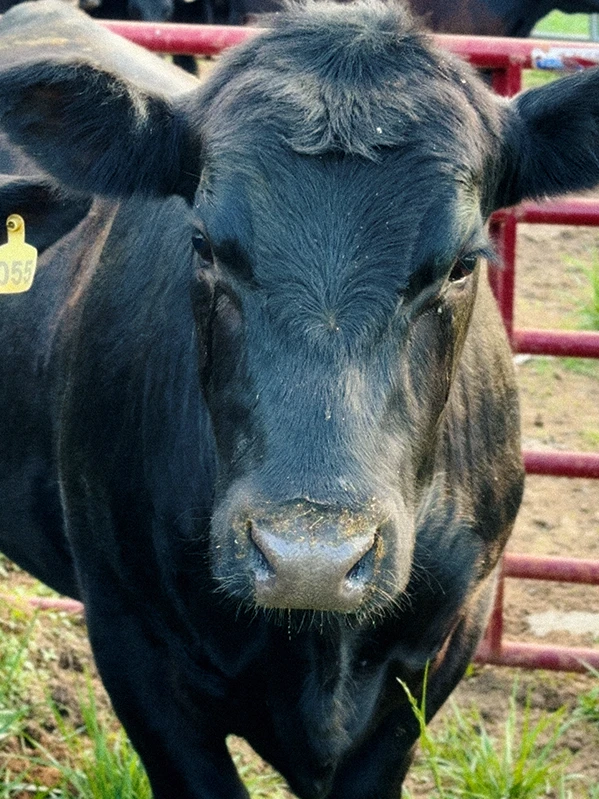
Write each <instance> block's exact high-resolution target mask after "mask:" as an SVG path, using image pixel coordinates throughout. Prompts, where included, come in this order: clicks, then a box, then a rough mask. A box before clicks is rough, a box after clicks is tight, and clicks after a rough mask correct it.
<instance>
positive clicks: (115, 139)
mask: <svg viewBox="0 0 599 799" xmlns="http://www.w3.org/2000/svg"><path fill="white" fill-rule="evenodd" d="M0 56H1V58H0V124H2V126H3V127H4V129H5V130H6V132H7V133H8V135H9V137H10V138H11V139H12V141H13V142H14V143H16V144H18V145H19V146H20V147H21V148H22V149H23V150H24V151H25V152H26V153H27V155H29V156H31V157H32V158H34V159H35V160H36V161H37V162H38V163H39V164H40V165H41V166H42V168H43V169H45V170H46V171H47V172H49V173H50V174H51V175H53V176H54V177H55V178H57V179H58V180H59V181H60V182H61V183H63V184H65V185H67V186H71V187H73V188H74V189H76V190H78V191H83V192H85V193H88V194H89V193H99V194H107V195H112V196H127V195H130V194H132V193H134V192H143V193H150V194H160V195H165V194H170V193H180V194H183V195H185V196H186V197H189V196H190V195H192V194H193V182H194V180H193V178H192V176H190V175H189V174H188V172H186V165H187V169H191V171H193V172H197V169H198V164H197V161H196V162H195V163H194V157H195V156H197V155H198V153H197V150H198V148H197V147H195V145H194V140H193V137H192V136H191V134H190V131H189V129H188V126H187V124H186V117H185V114H184V112H183V110H182V109H183V104H181V103H180V98H181V97H183V96H185V95H187V94H188V93H189V92H194V91H196V90H197V88H198V82H197V81H196V80H195V79H194V78H192V77H191V76H190V75H188V74H186V73H184V72H183V71H182V70H179V69H177V68H176V67H173V65H172V64H168V63H167V62H165V61H164V60H162V59H159V58H158V57H157V56H155V55H152V54H150V53H148V52H146V51H145V50H143V49H142V48H140V47H137V46H135V45H133V44H131V43H130V42H127V41H125V40H124V39H122V38H121V37H119V36H116V35H114V34H112V33H110V32H109V31H107V30H105V29H104V28H102V27H101V26H100V25H99V24H98V23H97V22H95V21H93V20H92V19H90V18H89V17H88V16H87V15H85V14H83V13H82V12H80V11H78V10H77V9H74V8H72V7H70V6H69V5H67V4H65V3H64V2H57V1H56V0H40V2H36V3H23V4H21V5H19V6H16V7H15V8H13V9H11V10H10V11H9V12H8V13H7V14H5V15H4V17H3V18H2V20H1V22H0ZM196 181H197V178H196Z"/></svg>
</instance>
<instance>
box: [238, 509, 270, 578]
mask: <svg viewBox="0 0 599 799" xmlns="http://www.w3.org/2000/svg"><path fill="white" fill-rule="evenodd" d="M245 531H246V535H247V537H248V539H249V541H250V544H251V546H252V557H253V559H254V570H255V573H256V577H258V579H261V580H266V579H268V578H269V577H273V576H274V574H275V570H274V567H273V566H272V565H271V563H270V561H269V560H268V557H267V556H266V554H265V552H264V550H263V549H262V547H261V546H260V544H259V543H258V542H257V541H256V539H255V537H254V525H253V522H252V520H251V519H248V520H247V521H246V523H245Z"/></svg>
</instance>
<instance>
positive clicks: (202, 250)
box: [191, 232, 214, 266]
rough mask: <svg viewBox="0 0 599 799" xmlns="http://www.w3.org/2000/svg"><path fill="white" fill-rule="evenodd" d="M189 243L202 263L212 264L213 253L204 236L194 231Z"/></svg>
mask: <svg viewBox="0 0 599 799" xmlns="http://www.w3.org/2000/svg"><path fill="white" fill-rule="evenodd" d="M191 243H192V244H193V248H194V250H195V251H196V252H197V254H198V255H199V257H200V260H201V261H202V263H203V264H204V265H206V266H212V265H213V264H214V253H213V252H212V247H211V246H210V242H209V241H208V239H207V238H206V236H204V234H203V233H200V232H197V233H194V234H193V236H192V237H191Z"/></svg>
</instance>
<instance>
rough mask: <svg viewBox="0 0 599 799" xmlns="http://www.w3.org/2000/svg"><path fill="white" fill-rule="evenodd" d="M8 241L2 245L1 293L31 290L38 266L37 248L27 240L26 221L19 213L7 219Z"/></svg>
mask: <svg viewBox="0 0 599 799" xmlns="http://www.w3.org/2000/svg"><path fill="white" fill-rule="evenodd" d="M6 230H7V232H8V243H7V244H3V245H2V246H1V247H0V294H20V293H21V292H23V291H29V289H30V288H31V284H32V283H33V276H34V274H35V267H36V266H37V250H36V249H35V247H33V246H32V245H31V244H27V243H26V242H25V222H24V221H23V217H22V216H19V214H11V215H10V216H9V217H8V219H7V220H6Z"/></svg>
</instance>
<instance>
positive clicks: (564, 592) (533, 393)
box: [0, 225, 599, 799]
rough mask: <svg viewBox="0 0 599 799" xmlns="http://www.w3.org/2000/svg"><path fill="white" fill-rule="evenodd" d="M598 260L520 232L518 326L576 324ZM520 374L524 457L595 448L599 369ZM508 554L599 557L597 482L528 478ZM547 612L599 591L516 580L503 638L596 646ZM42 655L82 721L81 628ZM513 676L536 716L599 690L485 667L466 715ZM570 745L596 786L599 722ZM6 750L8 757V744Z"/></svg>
mask: <svg viewBox="0 0 599 799" xmlns="http://www.w3.org/2000/svg"><path fill="white" fill-rule="evenodd" d="M593 251H594V252H595V257H598V256H597V253H598V252H599V232H595V231H593V230H590V229H577V230H574V229H570V228H560V227H546V226H524V225H523V226H521V228H520V232H519V239H518V280H517V284H518V291H517V296H518V303H517V309H516V324H517V326H519V327H576V325H577V312H578V309H579V306H580V303H581V302H583V301H584V295H585V291H588V289H586V287H585V286H586V284H585V280H584V267H585V266H588V264H589V262H590V260H591V258H592V253H593ZM517 370H518V378H519V381H520V385H521V397H522V416H523V438H524V446H525V447H526V448H528V449H543V448H550V449H564V450H571V449H580V450H585V451H595V452H596V451H599V362H597V363H592V362H584V363H583V365H582V366H581V365H580V364H578V365H576V364H573V363H571V362H568V361H563V360H556V359H543V358H533V359H529V360H526V361H524V362H523V363H519V365H518V366H517ZM509 549H510V550H511V551H514V552H529V553H535V554H547V555H557V554H563V555H569V556H574V557H582V558H599V481H591V480H587V481H585V480H568V479H555V478H547V477H531V478H529V479H528V482H527V487H526V494H525V499H524V504H523V507H522V511H521V513H520V516H519V519H518V522H517V524H516V528H515V531H514V535H513V538H512V541H511V543H510V545H509ZM2 568H3V572H2V576H1V577H0V580H1V581H2V583H1V585H2V588H1V592H2V594H5V593H7V592H11V593H12V595H13V597H14V596H16V597H17V598H16V599H13V600H11V601H12V603H13V606H14V605H15V603H16V606H17V607H19V606H20V607H21V610H22V613H23V614H26V613H27V612H28V611H26V607H27V606H26V601H25V600H24V599H23V600H21V599H19V598H18V597H19V596H26V595H28V594H29V593H31V592H37V591H39V590H40V589H39V588H38V587H37V586H35V585H34V584H33V583H32V582H31V581H30V580H29V578H27V577H26V576H25V575H23V574H22V573H21V572H19V571H16V570H14V569H12V568H11V566H10V564H6V563H3V565H2ZM547 611H552V612H556V613H557V612H559V613H566V614H567V613H570V612H572V611H582V612H585V613H590V614H591V615H593V614H597V616H596V618H597V619H599V587H596V588H595V587H592V588H591V587H585V586H572V585H570V586H566V585H558V584H552V583H539V582H532V581H515V580H508V581H507V586H506V601H505V625H506V628H505V635H506V637H507V638H509V639H513V640H519V641H531V642H536V643H541V642H551V643H555V644H561V645H564V644H573V645H578V646H587V647H588V646H595V647H597V648H598V649H599V629H597V630H595V631H594V632H593V631H592V630H591V631H588V632H582V633H576V632H572V631H571V630H570V631H569V630H568V629H565V628H564V626H563V625H562V627H559V625H558V626H557V627H556V629H554V630H552V631H550V632H549V633H547V634H546V635H545V636H544V637H542V638H540V637H538V636H537V635H535V633H534V632H533V631H532V629H531V625H530V620H531V616H532V615H533V614H540V613H545V612H547ZM13 616H14V614H13ZM11 618H13V617H12V616H10V614H7V612H6V609H2V608H1V607H0V626H2V627H6V626H7V625H8V626H10V624H12V623H13V622H12V621H11ZM44 619H45V620H44ZM567 619H568V617H567V616H566V620H567ZM36 647H37V649H36ZM34 651H37V653H38V654H37V656H36V657H34V661H35V662H34V663H33V667H34V668H36V669H37V670H38V671H39V674H40V685H39V689H38V690H39V696H40V697H41V696H43V691H44V690H45V686H46V687H47V688H48V689H49V691H50V693H51V695H52V696H53V697H54V698H55V700H56V701H57V702H59V704H60V705H61V706H62V707H63V708H64V712H65V714H66V715H69V714H70V715H71V716H75V715H76V713H77V711H76V710H75V708H76V705H77V702H76V689H75V684H76V682H77V680H79V683H80V681H81V675H82V671H83V668H84V667H85V666H86V665H88V664H90V663H91V660H90V656H89V651H88V650H87V648H86V645H85V643H84V628H83V624H82V622H81V621H79V620H77V619H73V618H72V617H68V616H67V615H65V614H61V613H54V612H53V613H48V614H46V615H45V616H42V622H41V624H38V626H37V628H36V631H35V633H34ZM92 668H93V667H92ZM516 676H518V678H519V685H520V687H519V690H518V700H519V702H520V703H522V704H523V703H524V701H525V697H526V696H527V695H528V696H529V698H530V703H531V706H532V708H533V709H536V710H538V709H545V710H555V709H557V708H558V707H560V706H562V705H567V706H568V708H569V709H573V708H574V707H575V705H576V702H577V699H578V696H579V695H580V693H581V692H583V691H588V690H589V689H590V688H592V687H593V685H597V680H596V679H595V680H593V678H591V677H588V676H580V675H577V676H574V675H571V674H564V673H547V672H523V671H518V670H514V669H505V668H492V667H488V666H483V667H475V668H473V670H472V673H471V674H470V675H469V676H468V678H467V679H465V680H464V681H463V683H462V684H461V686H460V687H459V688H458V690H457V691H456V694H455V698H456V701H457V702H458V703H459V705H460V706H462V707H468V706H470V705H471V704H473V703H474V704H476V705H477V706H478V707H479V708H480V709H481V713H482V716H483V718H484V720H485V723H486V724H487V725H488V727H489V730H490V731H491V732H493V731H494V730H496V731H499V729H500V726H501V725H502V724H503V722H504V720H505V717H506V713H507V707H508V699H509V696H510V694H511V691H512V686H513V681H514V678H515V677H516ZM42 683H43V685H42ZM38 698H39V697H38ZM101 702H102V703H105V700H104V699H102V700H101ZM73 720H75V721H77V719H76V718H74V719H73ZM434 723H438V722H434ZM30 733H31V735H32V737H33V738H35V739H36V740H39V741H41V742H42V743H43V744H44V745H45V746H47V747H49V748H52V747H53V746H54V747H56V746H58V744H56V741H55V740H54V739H53V733H54V730H53V726H52V723H51V722H48V721H46V722H37V721H35V720H33V721H32V722H31V730H30ZM563 746H564V748H565V749H567V750H568V754H569V755H571V758H572V759H571V763H570V766H569V768H570V769H571V770H572V771H573V772H576V773H580V774H584V775H585V776H586V778H587V780H588V784H589V786H592V785H595V784H599V724H596V725H595V727H594V728H593V727H592V726H591V725H587V726H586V727H585V728H584V729H583V730H582V731H581V729H579V728H573V729H572V730H571V732H570V733H569V734H568V735H567V736H566V738H565V740H564V744H563ZM4 747H5V748H4V751H5V753H6V742H4ZM9 748H10V744H9ZM57 754H58V755H60V752H59V751H57ZM42 776H43V775H42ZM45 776H46V778H47V779H50V778H51V775H45ZM410 790H411V791H412V792H413V796H418V797H423V796H426V795H427V789H426V787H423V786H422V785H419V784H418V783H417V782H415V781H413V780H412V781H411V782H410ZM549 795H551V796H554V795H555V796H557V794H553V793H550V794H549ZM15 799H17V796H16V794H15ZM574 799H586V794H584V793H581V794H580V796H578V795H575V796H574Z"/></svg>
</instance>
